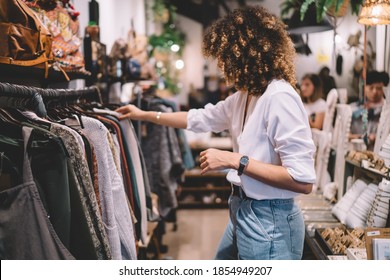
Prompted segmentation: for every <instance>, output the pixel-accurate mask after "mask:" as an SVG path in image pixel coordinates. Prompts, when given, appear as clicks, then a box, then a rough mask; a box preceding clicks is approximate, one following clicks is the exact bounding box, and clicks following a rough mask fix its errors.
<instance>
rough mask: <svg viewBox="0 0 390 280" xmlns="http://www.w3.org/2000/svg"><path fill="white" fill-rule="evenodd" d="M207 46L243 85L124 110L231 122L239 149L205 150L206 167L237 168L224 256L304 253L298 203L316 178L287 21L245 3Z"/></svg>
mask: <svg viewBox="0 0 390 280" xmlns="http://www.w3.org/2000/svg"><path fill="white" fill-rule="evenodd" d="M203 50H204V54H205V55H206V56H208V57H212V58H215V59H217V62H218V66H219V67H220V69H221V70H222V72H223V73H224V75H225V79H226V81H227V82H228V83H229V84H231V85H233V86H234V87H235V88H236V89H237V90H238V91H237V92H236V93H234V94H233V95H231V96H229V97H228V98H226V99H225V100H224V101H220V102H219V103H217V104H216V105H211V104H209V105H207V106H206V107H205V108H203V109H191V110H190V111H188V112H176V113H161V112H150V111H148V112H146V111H142V110H140V109H138V108H136V107H135V106H133V105H127V106H123V107H121V108H119V109H118V110H117V111H118V112H121V113H123V116H122V118H127V117H129V118H131V119H134V120H143V121H150V122H153V123H156V124H160V125H166V126H172V127H176V128H185V129H189V130H192V131H195V132H206V131H214V132H220V131H223V130H226V129H228V130H229V131H230V133H231V136H232V139H233V152H230V151H223V150H217V149H207V150H205V151H202V152H201V153H200V156H201V157H200V162H201V164H200V168H201V169H202V174H205V173H207V172H210V171H214V170H221V169H230V171H229V173H228V175H227V179H228V180H229V181H230V182H231V184H232V195H231V196H230V198H229V210H230V221H229V223H228V225H227V227H226V230H225V233H224V235H223V237H222V240H221V243H220V245H219V248H218V250H217V254H216V259H300V258H301V256H302V251H303V241H304V231H305V229H304V221H303V217H302V214H301V211H300V209H299V208H298V206H297V205H296V204H295V203H294V197H296V196H297V195H298V194H301V193H304V194H308V193H310V192H311V190H312V184H313V183H314V182H315V171H314V161H313V154H314V151H315V147H314V144H313V142H312V139H311V132H310V128H309V124H308V120H307V116H306V112H305V109H304V107H303V104H302V101H301V98H300V96H299V94H298V93H297V92H296V89H295V84H296V79H295V71H294V65H293V58H294V55H295V51H294V47H293V44H292V42H291V40H290V39H289V36H288V34H287V32H286V30H285V26H284V24H283V23H282V22H281V21H280V20H279V19H278V18H277V17H275V16H274V15H272V14H270V13H269V12H268V11H267V10H265V9H264V8H262V7H244V8H240V9H237V10H235V11H233V12H232V13H230V14H228V15H226V16H225V17H223V18H221V19H219V20H217V21H216V22H215V23H213V24H212V25H211V26H210V27H209V29H208V30H207V31H206V33H205V35H204V39H203Z"/></svg>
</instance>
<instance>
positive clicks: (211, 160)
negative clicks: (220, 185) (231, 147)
mask: <svg viewBox="0 0 390 280" xmlns="http://www.w3.org/2000/svg"><path fill="white" fill-rule="evenodd" d="M239 162H240V155H239V154H236V153H232V152H229V151H223V150H217V149H212V148H210V149H207V150H205V151H202V152H200V168H201V169H202V172H201V174H205V173H207V172H210V171H215V170H222V169H226V168H236V169H237V168H238V165H239Z"/></svg>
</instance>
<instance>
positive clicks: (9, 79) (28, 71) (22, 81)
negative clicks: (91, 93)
mask: <svg viewBox="0 0 390 280" xmlns="http://www.w3.org/2000/svg"><path fill="white" fill-rule="evenodd" d="M66 74H67V75H68V77H69V79H70V80H76V79H86V78H88V77H89V76H90V73H89V72H88V71H71V72H66ZM0 82H6V83H11V84H19V85H25V86H35V87H41V88H46V87H48V86H49V85H51V84H58V83H67V82H68V80H67V79H66V77H65V75H64V74H63V73H62V72H61V71H57V70H54V69H53V68H49V73H48V78H45V69H44V68H38V67H26V66H18V65H11V64H0Z"/></svg>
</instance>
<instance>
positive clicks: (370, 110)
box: [349, 70, 389, 150]
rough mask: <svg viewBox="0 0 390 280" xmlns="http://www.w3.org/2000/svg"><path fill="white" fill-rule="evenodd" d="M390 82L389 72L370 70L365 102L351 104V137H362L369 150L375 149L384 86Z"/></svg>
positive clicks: (383, 101)
mask: <svg viewBox="0 0 390 280" xmlns="http://www.w3.org/2000/svg"><path fill="white" fill-rule="evenodd" d="M388 84H389V74H388V73H386V72H378V71H375V70H374V71H369V72H368V73H367V78H366V85H365V87H364V95H365V102H356V103H352V104H351V106H352V123H351V134H350V136H349V139H350V140H351V139H358V138H362V139H363V140H364V141H365V143H366V145H367V149H368V150H373V148H374V144H375V138H376V131H377V129H378V124H379V118H380V115H381V112H382V106H383V105H384V103H385V95H384V91H383V87H385V86H387V85H388ZM366 117H367V118H366ZM365 118H366V121H365Z"/></svg>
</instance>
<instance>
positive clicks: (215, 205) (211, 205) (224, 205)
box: [179, 201, 228, 209]
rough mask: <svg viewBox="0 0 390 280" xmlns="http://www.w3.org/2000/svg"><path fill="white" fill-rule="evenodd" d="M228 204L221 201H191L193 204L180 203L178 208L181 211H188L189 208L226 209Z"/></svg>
mask: <svg viewBox="0 0 390 280" xmlns="http://www.w3.org/2000/svg"><path fill="white" fill-rule="evenodd" d="M227 207H228V202H227V201H222V202H221V203H203V202H201V201H193V202H180V201H179V208H181V209H186V208H187V209H189V208H227Z"/></svg>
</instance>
